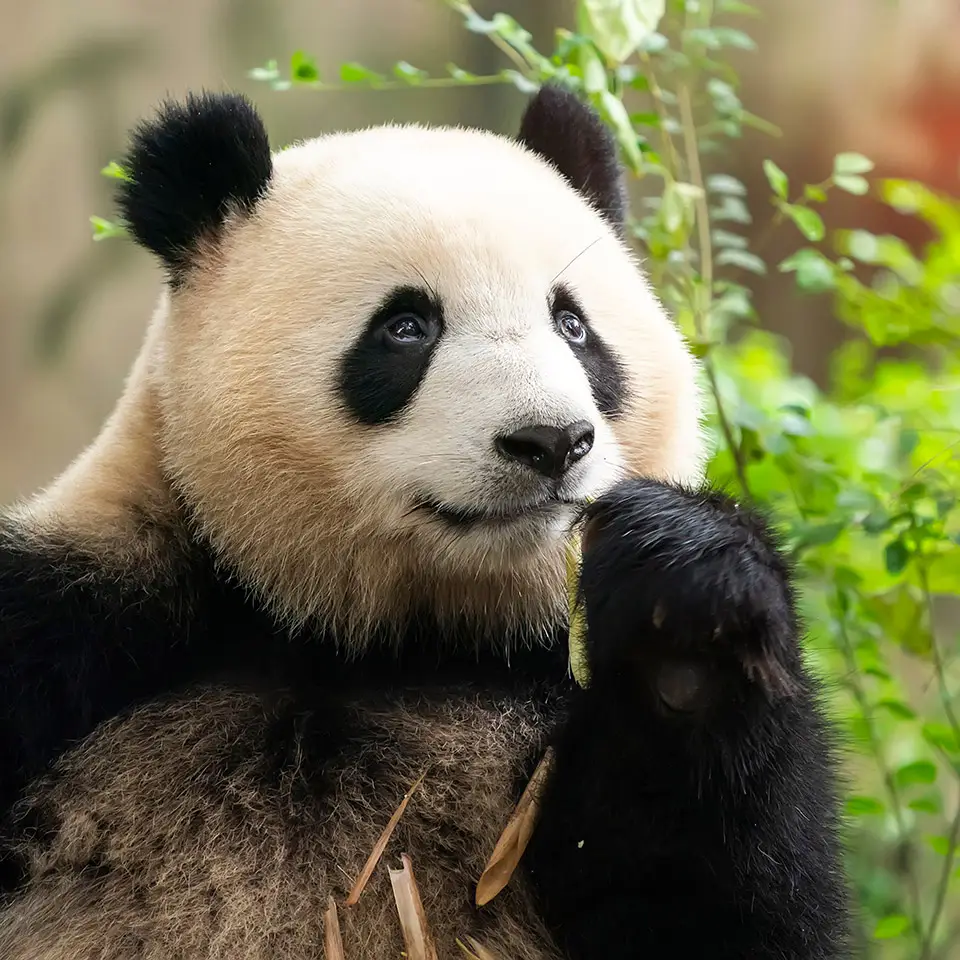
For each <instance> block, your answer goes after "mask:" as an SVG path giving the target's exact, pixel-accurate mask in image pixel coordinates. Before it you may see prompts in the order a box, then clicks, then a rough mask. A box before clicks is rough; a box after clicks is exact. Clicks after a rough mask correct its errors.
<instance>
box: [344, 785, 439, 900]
mask: <svg viewBox="0 0 960 960" xmlns="http://www.w3.org/2000/svg"><path fill="white" fill-rule="evenodd" d="M426 775H427V771H426V770H424V771H423V773H421V774H420V776H419V777H418V778H417V781H416V783H414V784H413V786H412V787H411V788H410V789H409V790H408V791H407V792H406V793H405V794H404V795H403V799H402V800H401V801H400V805H399V806H398V807H397V809H396V810H394V811H393V816H392V817H390V820H389V821H388V822H387V825H386V826H385V827H384V828H383V833H381V834H380V837H379V839H378V840H377V842H376V843H375V844H374V845H373V850H372V851H371V853H370V856H369V857H367V862H366V863H365V864H364V865H363V869H362V870H361V871H360V875H359V876H358V877H357V880H356V883H354V885H353V888H352V889H351V891H350V893H349V895H348V896H347V899H346V900H345V901H344V906H347V907H352V906H354V905H355V904H356V903H357V901H358V900H359V899H360V895H361V894H362V893H363V891H364V888H365V887H366V886H367V883H368V882H369V880H370V877H371V876H372V875H373V871H374V870H376V868H377V864H378V863H379V862H380V858H381V857H382V856H383V851H384V850H386V848H387V843H388V842H389V841H390V837H391V836H392V834H393V831H394V830H395V829H396V826H397V824H398V823H399V822H400V818H401V817H402V816H403V811H404V810H406V809H407V804H408V803H409V802H410V798H411V797H412V796H413V794H414V791H415V790H416V789H417V787H419V786H420V784H421V783H423V779H424V777H426Z"/></svg>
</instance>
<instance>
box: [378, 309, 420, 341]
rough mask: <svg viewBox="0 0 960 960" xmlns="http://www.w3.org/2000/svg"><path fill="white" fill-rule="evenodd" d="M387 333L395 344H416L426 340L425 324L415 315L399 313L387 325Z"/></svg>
mask: <svg viewBox="0 0 960 960" xmlns="http://www.w3.org/2000/svg"><path fill="white" fill-rule="evenodd" d="M386 330H387V333H388V334H389V336H390V338H391V339H392V340H395V341H396V342H397V343H418V342H419V341H421V340H425V339H426V338H427V335H428V334H427V324H426V322H425V321H424V320H423V318H422V317H418V316H417V315H416V314H415V313H401V314H398V315H397V316H395V317H394V318H393V319H392V320H391V321H390V322H389V323H388V324H387V325H386Z"/></svg>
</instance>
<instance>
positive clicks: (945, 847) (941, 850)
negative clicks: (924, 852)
mask: <svg viewBox="0 0 960 960" xmlns="http://www.w3.org/2000/svg"><path fill="white" fill-rule="evenodd" d="M923 839H924V840H926V841H927V844H928V846H929V847H930V849H931V850H932V851H933V852H934V853H936V854H939V855H940V856H941V857H947V856H949V855H950V841H949V839H948V838H947V837H940V836H937V835H936V834H933V835H930V836H927V837H924V838H923Z"/></svg>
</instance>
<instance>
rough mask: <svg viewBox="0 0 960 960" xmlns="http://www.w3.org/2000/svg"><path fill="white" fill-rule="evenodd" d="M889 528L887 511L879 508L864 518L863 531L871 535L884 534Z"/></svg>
mask: <svg viewBox="0 0 960 960" xmlns="http://www.w3.org/2000/svg"><path fill="white" fill-rule="evenodd" d="M889 526H890V517H889V515H888V514H887V512H886V510H882V509H880V508H879V507H878V508H877V509H876V510H871V511H870V512H869V513H868V514H867V515H866V516H865V517H864V518H863V529H864V530H866V531H867V533H870V534H877V533H882V532H883V531H884V530H886V529H887V528H888V527H889Z"/></svg>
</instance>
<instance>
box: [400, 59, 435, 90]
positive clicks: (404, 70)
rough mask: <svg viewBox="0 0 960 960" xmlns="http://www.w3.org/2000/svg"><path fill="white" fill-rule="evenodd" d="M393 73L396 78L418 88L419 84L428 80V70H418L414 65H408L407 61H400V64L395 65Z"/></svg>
mask: <svg viewBox="0 0 960 960" xmlns="http://www.w3.org/2000/svg"><path fill="white" fill-rule="evenodd" d="M393 73H394V76H396V77H399V78H400V79H401V80H405V81H406V82H407V83H409V84H410V85H411V86H416V85H417V84H418V83H422V82H423V81H424V80H426V79H427V71H426V70H418V69H417V68H416V67H415V66H413V65H412V64H409V63H407V61H406V60H400V61H399V62H398V63H395V64H394V65H393Z"/></svg>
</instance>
